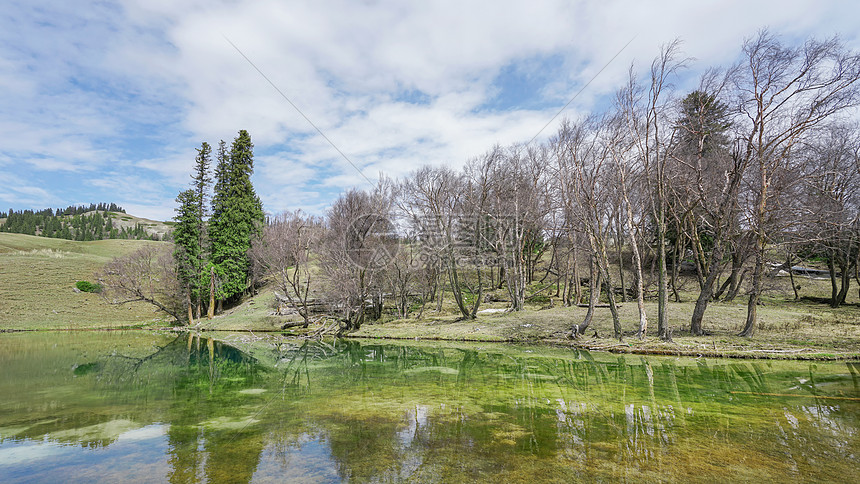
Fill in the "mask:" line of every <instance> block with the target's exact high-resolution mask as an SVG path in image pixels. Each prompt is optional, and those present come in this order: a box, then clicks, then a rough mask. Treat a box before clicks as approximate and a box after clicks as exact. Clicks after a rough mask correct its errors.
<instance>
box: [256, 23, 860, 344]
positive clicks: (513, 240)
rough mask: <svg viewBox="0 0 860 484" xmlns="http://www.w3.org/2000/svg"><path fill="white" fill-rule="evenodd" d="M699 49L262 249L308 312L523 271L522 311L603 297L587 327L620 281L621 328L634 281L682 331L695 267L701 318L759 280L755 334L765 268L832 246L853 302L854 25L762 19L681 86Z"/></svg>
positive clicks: (489, 283)
mask: <svg viewBox="0 0 860 484" xmlns="http://www.w3.org/2000/svg"><path fill="white" fill-rule="evenodd" d="M687 63H688V59H685V58H683V57H682V56H681V54H680V51H679V44H678V42H673V43H670V44H668V45H666V46H664V47H663V48H662V49H661V52H660V54H659V55H658V56H657V57H656V58H655V59H654V61H653V62H652V63H651V65H650V69H649V71H648V72H647V73H646V75H644V76H638V75H637V74H636V72H635V71H634V70H633V69H632V68H631V69H630V72H629V76H628V79H627V81H626V83H625V85H624V86H623V87H621V88H620V89H619V90H618V91H617V93H616V95H615V98H614V102H613V103H612V105H611V106H610V107H608V108H606V109H605V110H604V111H601V112H595V113H592V114H591V115H588V116H585V117H582V118H579V119H574V120H565V121H563V122H562V123H561V126H560V127H559V128H558V130H557V132H556V133H555V134H554V135H553V136H551V137H550V139H549V140H547V141H546V142H544V143H540V144H517V145H512V146H508V147H502V146H495V147H492V148H491V149H489V150H488V151H487V152H486V153H484V154H483V155H481V156H478V157H475V158H473V159H470V160H469V161H468V162H467V163H466V164H465V166H464V167H463V168H462V169H461V170H455V169H452V168H448V167H444V166H441V167H440V166H425V167H422V168H419V169H417V170H416V171H414V172H413V173H412V174H410V175H409V176H407V177H405V178H404V179H400V180H390V179H383V180H381V181H380V182H379V184H378V186H377V187H376V188H375V189H374V190H371V191H359V190H351V191H349V192H347V193H345V194H343V195H341V196H340V197H339V198H338V199H337V200H336V201H335V202H334V204H333V206H332V207H331V209H330V210H329V211H328V213H327V214H326V216H325V217H323V218H317V217H313V216H309V215H305V214H302V213H300V212H296V213H287V214H283V215H281V216H279V217H277V218H275V219H274V220H272V221H271V223H269V224H268V225H267V226H266V227H265V229H264V230H263V233H262V237H261V238H260V239H259V240H258V241H257V242H255V244H254V246H253V248H252V259H253V260H254V261H255V263H256V265H255V267H256V268H257V269H258V271H259V272H260V273H261V274H265V275H267V276H273V277H274V278H275V281H276V283H277V285H278V287H279V289H280V290H281V291H282V292H283V293H284V297H285V298H286V299H287V300H288V301H289V302H290V303H291V304H293V305H295V306H296V307H297V308H298V309H299V312H300V313H301V314H302V316H304V317H305V320H306V322H307V318H308V315H309V314H310V312H311V309H312V308H311V305H309V304H308V299H309V295H311V294H314V295H315V296H316V297H315V299H317V300H315V301H314V304H315V305H318V303H319V300H323V301H325V303H326V305H327V308H328V310H329V311H337V312H338V313H339V314H340V315H341V317H342V320H343V322H344V324H345V329H355V328H358V327H360V325H361V324H362V322H363V321H365V320H366V319H368V318H369V319H378V318H379V317H380V315H381V312H382V308H383V301H389V302H391V305H392V306H393V310H394V312H395V313H396V315H398V316H401V317H406V316H407V315H409V314H417V315H420V314H422V312H423V310H424V307H425V305H427V304H435V305H436V307H437V308H441V306H442V299H443V298H450V299H449V300H450V301H452V302H453V303H454V305H455V306H456V308H457V311H458V312H459V313H460V315H461V316H462V317H463V318H466V319H471V318H475V317H476V314H477V311H478V309H479V307H480V305H481V304H482V303H483V302H484V300H485V299H486V298H487V297H498V296H497V295H491V294H490V293H491V292H494V291H495V292H496V293H497V292H498V291H499V290H504V291H505V292H506V293H507V295H506V300H508V301H509V302H510V308H511V309H512V310H514V311H517V310H521V309H523V307H524V305H525V302H526V301H527V300H529V299H532V298H534V297H535V296H536V295H537V294H544V295H546V294H551V295H553V296H555V297H557V298H558V299H559V300H560V302H561V303H562V304H564V305H578V304H583V305H585V304H587V306H588V311H587V314H586V316H585V318H584V320H583V321H581V322H577V323H576V324H573V325H572V328H571V336H572V337H576V336H578V335H580V334H582V332H583V331H584V330H585V329H586V328H587V327H588V326H589V324H590V321H591V318H592V315H593V310H594V308H595V306H596V305H597V303H598V302H599V301H600V300H601V298H602V299H603V300H605V301H606V303H607V304H608V306H609V309H610V312H611V314H612V320H613V325H614V332H615V336H616V337H618V338H620V337H621V336H622V334H623V328H622V325H621V321H620V320H619V316H618V311H617V302H618V301H617V300H618V299H619V298H620V299H622V300H627V299H628V298H629V299H631V300H635V301H636V303H637V307H638V313H639V316H638V321H637V326H636V332H637V333H638V335H639V336H640V337H644V336H645V334H646V332H647V331H648V330H649V319H650V318H649V316H651V315H648V314H646V308H645V304H644V302H645V300H646V299H656V301H657V311H656V315H655V316H656V317H654V316H651V317H652V318H654V319H656V326H657V327H656V334H657V335H658V336H660V337H661V338H664V339H670V338H671V330H670V328H669V327H668V319H667V306H668V305H669V301H670V299H674V300H680V295H679V289H678V286H679V281H680V279H681V277H682V274H681V271H682V268H683V267H685V266H686V267H688V268H689V269H690V271H691V272H692V275H693V277H695V283H696V286H697V293H698V296H697V297H696V305H695V309H694V311H693V313H692V315H690V322H689V330H690V332H691V333H692V334H694V335H700V334H703V333H704V332H705V331H706V328H705V327H704V325H703V321H704V315H705V312H706V311H707V308H708V304H709V303H710V302H712V301H716V300H732V299H734V298H736V297H739V296H746V297H747V299H748V300H747V313H746V317H745V320H744V325H743V329H742V330H741V332H740V335H742V336H752V335H753V334H754V333H755V330H756V326H757V321H758V317H757V307H758V306H759V304H760V302H761V297H762V294H763V293H764V292H765V291H766V289H767V284H766V279H767V278H768V277H769V276H770V275H773V274H775V273H776V272H778V271H780V270H787V271H789V273H791V267H792V266H793V265H795V264H797V263H798V262H799V261H810V260H813V261H819V262H823V263H826V264H827V266H828V267H829V269H830V270H829V275H830V278H831V285H832V298H831V301H830V302H831V305H833V306H834V307H837V306H839V305H840V304H843V303H844V301H845V298H846V295H847V293H848V290H849V286H850V281H851V278H852V277H854V278H855V279H857V280H858V282H860V274H858V258H860V251H858V248H860V223H858V220H860V130H858V125H857V123H856V121H855V120H854V116H856V110H855V108H856V106H857V104H858V92H860V89H858V85H860V83H858V79H860V57H858V54H857V53H856V52H853V51H849V50H847V49H846V48H845V46H844V45H843V44H842V43H841V42H839V40H838V39H837V38H832V39H825V40H816V39H809V40H807V41H805V42H804V43H802V44H801V45H798V46H788V45H785V44H783V43H782V42H781V41H780V40H779V38H778V37H776V36H775V35H772V34H771V33H770V32H768V31H761V32H759V33H758V35H757V36H755V37H753V38H751V39H749V40H747V41H746V42H745V43H744V44H743V46H742V49H741V54H740V60H739V61H738V62H737V63H736V64H735V65H732V66H729V67H725V68H718V67H715V68H711V69H708V70H707V71H706V72H705V73H704V74H703V75H702V77H701V79H700V81H699V83H698V86H697V88H696V89H694V90H693V91H691V92H687V93H679V92H677V91H676V90H675V88H674V87H673V85H674V82H675V81H676V80H677V77H678V74H679V73H680V71H682V70H683V69H684V68H685V67H686V65H687ZM380 262H385V263H384V264H382V263H380ZM792 286H793V287H795V291H796V286H795V285H794V284H792ZM586 287H587V289H586ZM601 294H602V295H601Z"/></svg>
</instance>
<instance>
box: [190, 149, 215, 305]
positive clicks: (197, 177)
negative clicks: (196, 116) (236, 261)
mask: <svg viewBox="0 0 860 484" xmlns="http://www.w3.org/2000/svg"><path fill="white" fill-rule="evenodd" d="M194 161H195V164H194V173H193V174H192V175H191V179H192V185H193V187H194V194H195V197H196V203H197V247H196V249H197V265H196V272H195V274H194V277H195V279H196V284H195V291H194V294H193V295H192V297H193V301H194V302H195V303H196V311H197V313H196V317H197V318H198V319H199V318H200V311H201V307H202V306H203V295H204V292H206V290H207V289H208V287H209V284H208V279H209V275H208V274H207V273H206V270H205V269H206V261H207V259H208V257H209V254H208V252H209V247H208V245H209V244H208V235H207V231H206V223H205V222H204V219H205V218H206V215H207V212H208V210H207V207H206V202H207V199H208V198H209V187H210V186H211V185H212V176H211V175H210V173H209V172H210V169H211V165H212V148H211V147H210V146H209V143H207V142H205V141H204V142H203V143H202V144H201V145H200V148H198V149H197V157H196V158H195V159H194Z"/></svg>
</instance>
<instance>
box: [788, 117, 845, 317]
mask: <svg viewBox="0 0 860 484" xmlns="http://www.w3.org/2000/svg"><path fill="white" fill-rule="evenodd" d="M801 158H803V159H804V160H805V163H804V167H805V168H806V173H805V175H804V176H803V181H804V183H803V187H802V191H803V197H802V198H801V200H802V203H801V207H802V215H803V224H802V225H801V227H800V228H799V229H798V230H796V231H792V232H791V233H789V234H788V238H789V239H792V238H793V239H796V240H797V242H796V243H795V244H794V245H795V246H796V251H798V252H801V253H806V254H809V255H817V256H822V257H823V258H824V259H826V260H827V265H828V269H829V272H830V284H831V297H830V305H831V306H832V307H834V308H836V307H839V306H840V305H841V304H843V303H844V302H845V298H846V297H847V295H848V290H849V286H850V283H851V273H852V271H855V270H856V267H857V259H858V253H859V252H860V233H858V222H860V131H858V129H857V126H856V125H847V124H836V125H833V126H830V127H828V129H827V130H826V131H825V132H823V133H822V135H821V136H819V137H816V139H814V140H813V141H812V142H811V144H809V145H808V146H806V147H804V149H802V154H801ZM789 262H790V259H789ZM837 269H838V273H837ZM789 270H790V264H789Z"/></svg>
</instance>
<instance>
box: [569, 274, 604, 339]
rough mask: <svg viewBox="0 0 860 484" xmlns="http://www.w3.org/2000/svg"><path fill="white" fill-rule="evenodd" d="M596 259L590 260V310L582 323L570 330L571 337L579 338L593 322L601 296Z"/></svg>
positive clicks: (577, 282)
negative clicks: (595, 307)
mask: <svg viewBox="0 0 860 484" xmlns="http://www.w3.org/2000/svg"><path fill="white" fill-rule="evenodd" d="M594 265H595V264H594V260H591V261H590V262H589V267H590V269H589V272H590V274H591V276H590V279H589V282H588V286H589V296H588V311H586V313H585V319H583V320H582V322H581V323H580V324H574V325H573V330H571V332H570V337H571V338H578V337H579V336H580V335H581V334H583V333H584V332H585V330H586V329H588V326H589V325H590V324H591V319H592V318H593V317H594V306H596V305H597V299H598V298H599V297H600V286H601V283H600V276H599V275H598V273H597V271H596V270H595V267H594ZM576 284H577V285H579V280H578V279H577V281H576Z"/></svg>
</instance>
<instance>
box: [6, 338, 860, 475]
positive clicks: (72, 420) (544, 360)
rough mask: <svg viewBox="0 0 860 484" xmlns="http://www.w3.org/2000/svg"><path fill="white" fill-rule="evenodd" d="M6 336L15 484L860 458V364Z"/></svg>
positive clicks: (659, 470)
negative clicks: (859, 437)
mask: <svg viewBox="0 0 860 484" xmlns="http://www.w3.org/2000/svg"><path fill="white" fill-rule="evenodd" d="M0 337H2V338H3V344H2V345H0V363H2V365H3V368H4V370H5V378H4V379H3V380H2V381H0V391H2V392H3V394H4V395H8V397H7V400H6V402H7V403H8V404H10V406H9V409H8V411H4V412H2V413H0V456H3V457H2V458H0V469H2V472H3V475H4V479H5V480H7V481H9V482H18V481H24V480H34V479H35V480H46V481H47V480H56V479H60V480H62V479H63V478H67V477H68V476H70V475H75V476H78V475H98V476H99V477H100V478H102V479H108V480H116V481H120V480H122V481H127V480H137V479H144V480H152V479H163V480H172V481H186V482H187V481H195V480H208V481H227V480H229V481H231V482H252V481H256V480H269V479H272V480H289V481H293V482H298V481H305V480H323V481H343V480H348V481H350V482H379V481H406V480H416V481H420V482H475V481H500V482H526V481H528V482H534V480H535V479H540V480H545V481H577V480H583V479H587V480H598V481H603V480H613V481H618V480H635V481H642V482H658V481H659V482H691V481H699V480H701V481H714V480H739V481H740V480H742V481H765V480H766V481H780V480H782V481H822V482H839V481H844V479H845V478H846V476H850V475H852V473H853V472H854V468H855V467H856V464H855V461H854V456H855V455H856V453H857V451H858V450H860V449H857V441H856V439H854V438H853V435H854V434H856V432H857V430H858V425H860V421H858V416H860V412H858V410H860V408H858V405H860V400H858V398H860V395H858V394H857V385H858V378H860V374H858V371H857V368H856V364H853V363H848V364H845V363H840V364H835V363H808V362H806V363H801V362H773V361H767V362H765V361H745V362H740V361H727V360H723V361H718V360H709V359H705V358H699V359H692V358H665V357H663V358H661V357H638V356H626V355H609V354H595V353H590V352H588V351H570V350H565V351H559V350H554V349H551V348H546V347H528V346H526V347H519V348H517V347H511V346H502V345H492V344H481V345H480V346H475V345H467V344H448V345H439V344H428V343H425V344H421V343H410V344H391V343H388V342H372V343H362V342H357V341H350V340H344V339H338V340H330V341H318V342H317V341H296V340H286V339H283V338H279V337H269V338H256V339H253V338H250V337H249V336H248V335H247V334H242V335H240V334H224V335H221V336H220V338H219V339H212V338H206V337H205V336H202V335H198V334H180V335H171V334H158V333H149V332H148V333H140V332H136V333H124V334H123V333H116V332H114V333H77V334H62V333H27V334H9V335H0ZM40 388H51V389H52V390H51V391H50V392H47V393H45V392H40V391H35V390H36V389H40ZM22 389H24V390H27V389H33V390H34V391H22ZM333 402H336V404H332V403H333ZM18 456H27V457H26V459H21V458H18ZM116 462H124V463H127V464H124V465H122V466H117V465H116Z"/></svg>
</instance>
